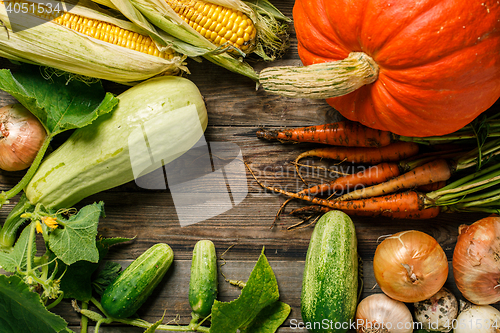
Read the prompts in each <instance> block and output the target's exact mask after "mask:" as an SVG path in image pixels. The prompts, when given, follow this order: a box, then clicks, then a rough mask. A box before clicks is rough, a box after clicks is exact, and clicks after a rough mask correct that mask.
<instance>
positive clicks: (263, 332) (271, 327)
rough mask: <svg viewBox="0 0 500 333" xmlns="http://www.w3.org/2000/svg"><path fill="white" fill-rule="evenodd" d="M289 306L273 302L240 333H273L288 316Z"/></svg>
mask: <svg viewBox="0 0 500 333" xmlns="http://www.w3.org/2000/svg"><path fill="white" fill-rule="evenodd" d="M290 311H291V307H290V305H288V304H286V303H283V302H274V303H273V304H271V305H268V306H266V307H265V308H264V309H262V310H261V311H260V312H259V314H258V315H257V317H256V318H255V320H254V321H253V322H252V324H251V325H250V326H248V327H247V328H245V329H242V330H240V333H274V332H276V330H277V329H278V328H279V327H280V326H281V324H283V322H284V321H285V319H286V318H287V317H288V315H289V314H290Z"/></svg>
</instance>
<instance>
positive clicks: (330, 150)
mask: <svg viewBox="0 0 500 333" xmlns="http://www.w3.org/2000/svg"><path fill="white" fill-rule="evenodd" d="M418 149H419V147H418V144H416V143H414V142H394V143H391V144H390V145H387V146H384V147H380V148H370V147H327V148H316V149H312V150H308V151H305V152H303V153H301V154H300V155H299V156H297V158H296V159H295V163H298V161H299V160H301V159H303V158H305V157H319V158H328V159H332V160H340V161H346V162H352V163H366V164H377V163H380V162H384V161H385V162H395V161H399V160H402V159H405V158H407V157H409V156H414V155H416V154H417V153H418Z"/></svg>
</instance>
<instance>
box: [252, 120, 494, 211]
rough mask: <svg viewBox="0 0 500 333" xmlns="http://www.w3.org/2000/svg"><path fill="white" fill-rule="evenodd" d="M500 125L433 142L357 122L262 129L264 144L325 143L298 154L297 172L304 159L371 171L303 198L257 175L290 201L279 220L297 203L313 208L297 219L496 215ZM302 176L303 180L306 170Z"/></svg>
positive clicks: (477, 126)
mask: <svg viewBox="0 0 500 333" xmlns="http://www.w3.org/2000/svg"><path fill="white" fill-rule="evenodd" d="M497 124H498V121H497V120H496V119H495V117H490V118H486V117H485V118H483V119H481V120H479V119H478V120H476V121H475V122H474V123H471V124H470V125H468V126H466V127H464V128H463V129H461V130H460V131H457V132H455V133H452V134H450V135H446V136H441V137H427V138H417V137H415V138H414V137H402V136H397V135H394V134H392V133H389V132H384V131H378V130H374V129H371V128H368V127H365V126H363V125H361V124H358V123H353V122H350V121H341V122H337V123H333V124H326V125H319V126H309V127H301V128H292V129H284V130H274V131H269V130H265V129H259V130H258V131H257V137H258V138H261V139H266V140H277V141H280V142H295V143H303V142H308V143H318V144H320V145H321V147H318V148H314V149H311V150H307V151H304V152H302V153H300V154H299V155H298V156H297V158H296V159H295V161H294V162H293V164H295V166H296V167H297V171H299V169H298V166H299V165H301V166H304V165H303V164H300V163H299V161H300V160H301V159H305V158H321V159H331V160H336V161H340V162H351V163H355V164H362V165H365V166H368V167H366V168H365V169H364V170H363V171H360V172H355V173H350V174H347V175H343V176H340V177H338V178H335V179H333V180H331V181H330V182H327V183H321V184H319V185H316V186H309V187H307V188H306V189H304V190H302V191H299V192H296V193H294V192H289V191H285V190H283V189H281V188H277V187H271V186H266V185H264V184H263V183H262V182H260V181H259V180H258V179H257V178H256V177H255V175H254V174H253V173H252V175H253V176H254V178H255V180H256V181H257V182H258V183H259V184H260V185H261V186H262V187H264V188H266V189H267V190H270V191H273V192H276V193H280V194H283V195H285V196H287V197H288V200H287V201H285V203H284V204H283V206H282V207H281V208H280V211H279V212H278V215H279V214H280V213H281V211H282V210H283V208H284V205H286V203H288V202H289V201H290V200H292V199H300V200H303V201H306V202H309V203H310V204H312V205H313V206H307V207H303V208H299V209H296V210H294V211H292V213H303V212H309V213H324V212H326V211H328V210H331V209H337V210H342V211H344V212H346V213H348V214H351V215H358V216H359V215H361V216H387V217H393V218H411V219H415V218H419V219H422V218H432V217H435V216H436V215H438V214H439V213H440V212H444V211H446V212H452V211H483V212H496V211H497V206H498V208H500V201H499V199H500V188H498V189H497V187H496V185H497V184H498V183H500V179H498V180H497V178H500V165H499V166H497V164H495V163H487V162H491V159H494V158H495V156H496V155H497V154H500V139H498V138H497V136H498V134H499V132H497V129H496V128H497ZM457 142H459V144H458V145H452V147H455V148H453V149H450V148H448V149H447V150H444V151H443V150H440V149H432V148H429V147H437V146H438V144H439V145H440V146H441V145H442V144H447V143H452V144H455V143H457ZM469 144H472V146H470V145H469ZM447 147H450V145H447ZM467 147H472V148H467ZM490 165H492V166H490ZM250 172H251V170H250ZM298 175H299V177H301V176H300V172H298ZM301 178H302V177H301ZM454 178H457V179H456V180H454ZM345 189H348V191H345ZM497 192H498V193H497ZM497 196H498V197H497ZM278 215H277V216H278Z"/></svg>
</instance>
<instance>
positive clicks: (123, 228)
mask: <svg viewBox="0 0 500 333" xmlns="http://www.w3.org/2000/svg"><path fill="white" fill-rule="evenodd" d="M273 3H274V4H275V5H276V7H277V8H278V9H280V10H281V11H282V12H283V13H284V14H285V15H287V16H288V17H291V13H292V6H293V1H290V0H278V1H273ZM290 34H291V43H290V49H289V51H288V52H287V53H286V54H285V55H284V57H283V58H282V59H280V60H277V61H275V62H274V63H266V62H256V63H255V67H256V68H257V69H258V70H260V69H262V68H264V67H267V66H271V65H300V64H301V62H300V59H299V58H298V56H297V44H296V39H295V35H294V31H293V27H292V29H291V31H290ZM0 64H2V67H3V68H9V67H12V65H11V64H10V63H9V62H8V61H5V60H1V59H0ZM188 65H189V69H190V71H191V74H190V75H187V77H188V78H189V79H190V80H192V81H193V82H194V83H195V84H196V85H197V86H198V87H199V89H200V91H201V93H202V95H203V96H204V98H205V101H206V105H207V110H208V116H209V123H208V128H207V130H206V133H205V138H206V140H207V142H209V143H210V142H226V143H232V144H234V145H235V146H237V147H238V148H239V149H240V150H241V154H242V158H243V159H244V160H245V161H246V162H247V163H248V164H249V166H250V167H251V168H252V170H254V171H255V173H256V175H257V176H258V178H259V180H261V181H263V182H265V183H266V184H267V185H272V186H279V187H280V188H284V189H287V190H290V191H298V190H300V189H302V188H303V187H304V184H303V183H302V182H301V181H300V179H299V178H298V177H297V174H296V171H295V168H294V167H293V165H292V164H290V162H291V161H293V159H294V158H295V157H296V156H297V155H298V154H299V153H300V152H302V151H303V150H306V149H308V148H310V147H312V145H310V144H281V143H278V142H268V141H262V140H259V139H257V138H256V137H255V131H256V130H257V129H258V128H260V127H267V128H272V129H275V128H280V127H285V126H287V127H296V126H307V125H317V124H324V123H328V122H334V121H337V120H340V119H342V117H341V116H340V115H339V114H338V113H337V112H336V111H335V110H334V109H332V108H331V107H330V106H329V105H328V104H327V103H326V102H325V101H323V100H308V99H290V98H284V97H277V96H272V95H268V94H266V93H265V92H264V91H263V90H262V89H261V88H257V87H256V84H255V82H252V81H251V80H250V79H248V78H246V77H243V76H240V75H237V74H234V73H232V72H229V71H227V70H225V69H223V68H220V67H217V66H215V65H213V64H212V63H210V62H208V61H206V60H204V61H202V62H201V63H197V62H194V61H191V60H189V61H188ZM103 83H104V87H105V88H106V90H107V91H111V92H113V93H115V94H119V93H121V92H123V91H125V90H126V89H127V87H125V86H120V85H117V84H115V83H112V82H103ZM256 88H257V89H256ZM12 102H14V99H13V98H12V97H11V96H9V95H8V94H6V93H4V92H2V91H0V105H6V104H9V103H12ZM497 107H498V103H497ZM67 135H69V133H65V134H63V135H61V136H60V137H56V138H55V139H54V142H53V147H54V148H55V147H57V145H58V144H60V143H61V142H63V141H64V139H65V138H66V137H67ZM308 163H310V164H314V165H321V166H326V167H330V168H335V167H338V161H319V160H310V161H309V162H308ZM350 167H352V166H349V165H345V164H344V165H342V170H344V171H347V170H350V169H349V168H350ZM302 172H304V173H305V174H304V175H305V176H306V179H307V180H309V181H311V182H314V181H317V182H320V181H324V180H326V179H327V178H328V177H330V176H331V174H329V173H324V172H316V173H313V172H312V171H311V170H308V169H303V170H302ZM22 175H23V172H13V173H9V172H3V171H0V190H2V191H3V190H7V189H9V188H11V187H12V186H14V185H15V184H16V183H17V181H19V180H20V179H21V177H22ZM230 176H231V175H230ZM232 176H233V177H239V176H241V175H239V174H236V175H232ZM243 177H244V178H246V185H247V186H246V188H245V186H243V187H241V188H239V190H240V191H248V194H247V195H246V197H245V199H244V200H243V201H242V202H241V203H239V204H238V205H236V206H235V207H233V208H232V209H230V210H228V211H226V212H224V213H222V214H220V215H218V216H215V217H212V218H209V219H207V220H205V221H202V222H199V223H196V224H193V225H189V226H185V227H181V226H180V225H179V219H178V215H177V211H176V209H175V207H174V202H173V196H172V192H171V191H170V189H166V190H147V189H144V188H141V187H140V186H138V185H137V184H136V183H135V182H130V183H127V184H124V185H122V186H119V187H117V188H114V189H110V190H108V191H105V192H102V193H99V194H96V195H93V196H91V197H89V198H87V199H85V200H84V201H82V202H81V203H80V204H79V205H78V206H82V205H84V204H88V203H92V202H94V201H100V200H102V201H104V202H105V210H106V217H105V218H103V219H102V220H101V222H100V224H99V234H100V235H102V236H104V237H135V239H134V241H133V242H130V243H127V244H123V245H119V246H116V247H113V248H112V249H111V250H110V252H109V254H108V256H107V258H106V259H107V260H112V261H119V262H120V263H121V264H122V265H123V266H126V265H127V264H129V263H130V262H131V261H132V260H133V259H135V258H137V257H138V256H139V255H140V254H141V253H142V252H143V251H145V250H146V249H147V248H148V247H150V246H151V245H153V244H154V243H157V242H166V243H168V244H169V245H170V246H171V247H172V249H173V250H174V254H175V260H174V264H173V266H172V268H171V269H170V270H169V272H168V273H167V276H166V278H165V279H164V281H162V283H161V284H160V285H159V287H158V289H157V292H155V294H154V295H153V296H152V298H151V299H150V300H148V302H147V304H146V305H145V306H144V307H143V308H142V309H141V310H140V312H139V314H140V315H141V317H143V318H144V319H146V320H149V321H152V322H154V321H156V320H158V319H159V318H160V317H161V315H162V314H163V311H164V310H166V318H167V319H166V321H168V320H172V319H174V318H175V317H176V316H177V315H179V316H180V317H179V318H180V319H179V322H180V323H184V324H185V323H187V322H188V321H189V313H190V311H189V303H188V299H187V290H188V289H187V288H188V281H189V266H190V258H191V251H192V249H193V247H194V244H195V243H196V241H198V240H200V239H210V240H212V241H213V242H214V244H215V246H216V250H217V253H218V255H220V254H222V253H223V252H224V251H225V250H226V249H228V248H229V247H230V246H233V247H232V248H231V250H230V251H229V252H228V253H227V254H226V255H225V256H224V257H225V259H226V261H227V263H226V265H225V266H223V267H222V268H221V270H220V271H221V272H223V273H224V274H225V275H226V276H228V277H231V278H235V279H242V280H245V279H247V278H248V276H249V274H250V271H251V269H252V268H253V265H254V263H255V262H256V260H257V258H258V256H259V254H260V251H261V250H262V247H263V246H265V248H266V252H265V253H266V255H267V257H268V259H269V261H270V263H271V266H272V267H273V269H274V272H275V274H276V276H277V279H278V283H279V287H280V294H281V297H282V300H283V301H284V302H287V303H288V304H290V305H291V306H292V312H291V314H290V317H289V318H288V319H287V321H286V322H285V324H284V325H283V327H282V328H280V330H279V332H280V333H294V332H304V330H299V329H294V328H292V327H291V320H293V319H296V320H298V321H299V320H300V291H301V283H302V270H303V265H304V259H305V255H306V251H307V247H308V244H309V238H310V235H311V232H312V230H313V226H308V227H305V228H302V229H295V230H288V229H287V227H289V226H291V225H293V224H296V223H298V222H300V219H298V218H297V217H294V216H290V215H289V214H288V212H289V211H290V210H291V209H293V208H297V207H301V206H303V205H304V203H302V202H298V200H294V201H292V202H291V203H290V204H289V205H288V206H287V209H286V211H285V213H284V214H283V215H282V216H281V218H280V220H279V221H277V224H276V226H275V227H274V228H272V229H271V228H270V227H271V224H272V223H273V220H274V218H275V214H276V212H277V210H278V209H279V207H280V205H281V204H282V203H283V202H284V200H285V198H284V197H283V196H281V195H277V194H274V193H271V192H270V191H264V190H263V189H262V188H261V187H260V186H259V185H258V184H257V183H256V182H255V180H254V179H253V178H252V177H251V175H250V174H249V173H248V172H245V174H244V175H243ZM209 185H210V184H207V186H209ZM17 200H18V197H15V198H14V199H12V200H11V202H10V203H9V204H8V205H6V206H5V207H4V208H3V209H1V210H0V220H1V221H3V220H5V218H6V216H7V214H8V212H9V211H10V209H11V208H12V207H13V206H14V204H15V203H16V202H17ZM484 216H485V215H484V214H442V215H441V216H439V217H437V218H435V219H432V220H424V221H419V220H393V219H389V218H359V217H353V221H354V224H355V227H356V233H357V237H358V247H359V250H358V252H359V254H360V256H361V258H362V259H363V266H364V289H363V297H364V296H366V295H369V294H371V293H375V292H380V289H379V288H378V287H377V286H376V282H375V280H374V277H373V270H372V267H371V260H372V259H373V255H374V252H375V249H376V247H377V245H378V244H379V242H380V239H381V237H383V236H385V235H388V234H393V233H396V232H399V231H403V230H410V229H415V230H420V231H423V232H426V233H428V234H430V235H432V236H433V237H435V238H436V239H437V241H438V242H439V243H440V245H441V246H442V247H443V249H444V250H445V253H446V255H447V257H448V259H449V260H450V261H451V258H452V254H453V249H454V246H455V242H456V238H457V234H458V227H459V225H460V224H464V223H465V224H470V223H472V222H474V221H476V220H478V219H479V218H482V217H484ZM38 246H39V248H42V247H43V241H42V240H41V239H38ZM220 285H221V292H220V297H219V299H220V300H223V301H229V300H232V299H234V298H236V297H237V296H238V295H239V290H237V289H236V288H235V287H233V286H230V285H228V284H227V283H226V282H224V279H223V277H222V275H221V276H220ZM446 285H447V286H448V287H449V288H450V289H451V290H453V291H454V292H455V294H456V295H457V296H459V293H458V291H457V289H456V287H455V286H454V283H453V278H452V275H451V273H450V275H449V277H448V282H447V284H446ZM410 306H411V305H410ZM54 312H56V313H58V314H60V315H61V316H62V317H64V318H65V319H66V320H67V321H68V322H69V324H70V325H71V328H72V329H73V330H74V331H75V332H79V328H78V325H79V316H78V315H77V313H76V312H74V311H73V309H72V307H71V305H70V301H69V300H65V301H63V302H62V303H61V304H60V305H58V306H57V307H56V308H54ZM142 331H143V330H141V329H135V328H128V327H120V326H117V325H112V326H107V327H104V328H102V329H101V330H100V332H104V333H116V332H121V333H122V332H123V333H135V332H142ZM90 332H93V330H92V329H91V330H90Z"/></svg>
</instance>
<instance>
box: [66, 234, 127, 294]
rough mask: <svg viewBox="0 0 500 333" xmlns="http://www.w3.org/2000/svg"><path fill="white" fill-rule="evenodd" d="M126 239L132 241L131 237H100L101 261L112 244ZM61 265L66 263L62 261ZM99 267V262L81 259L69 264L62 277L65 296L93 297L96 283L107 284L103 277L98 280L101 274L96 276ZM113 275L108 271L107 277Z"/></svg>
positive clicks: (97, 243)
mask: <svg viewBox="0 0 500 333" xmlns="http://www.w3.org/2000/svg"><path fill="white" fill-rule="evenodd" d="M126 241H130V238H99V239H98V240H97V241H96V246H97V250H98V251H99V262H101V260H103V259H104V257H105V256H106V254H107V253H108V249H109V247H110V246H112V245H115V244H118V243H122V242H126ZM107 264H108V262H106V266H105V268H104V270H106V267H107ZM61 265H64V263H62V262H61ZM117 265H118V266H119V267H118V269H121V266H120V265H119V264H117ZM98 267H99V263H93V262H90V261H86V260H80V261H77V262H75V263H74V264H71V265H69V266H67V269H66V271H65V273H64V275H63V277H62V278H61V290H62V291H63V292H64V297H65V298H74V299H76V300H78V301H89V300H90V299H91V298H92V289H94V290H95V289H96V285H100V286H104V284H105V282H104V281H103V280H102V279H100V280H98V279H99V276H100V275H98V276H97V277H96V278H94V275H95V273H96V270H97V269H98ZM115 268H116V267H114V268H113V269H115ZM101 272H102V271H101ZM112 276H114V277H116V275H114V273H112V272H109V271H107V274H106V277H107V278H108V279H110V278H112ZM107 283H109V281H107ZM106 285H107V284H106ZM104 288H105V286H104Z"/></svg>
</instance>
